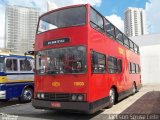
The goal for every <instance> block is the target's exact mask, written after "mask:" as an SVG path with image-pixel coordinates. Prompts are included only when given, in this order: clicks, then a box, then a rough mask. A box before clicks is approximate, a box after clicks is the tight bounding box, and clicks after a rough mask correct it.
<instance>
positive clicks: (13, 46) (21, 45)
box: [4, 6, 39, 53]
mask: <svg viewBox="0 0 160 120" xmlns="http://www.w3.org/2000/svg"><path fill="white" fill-rule="evenodd" d="M38 17H39V11H38V10H36V9H33V8H28V7H21V6H7V7H6V19H5V45H4V46H5V48H6V49H8V50H10V51H11V52H16V53H24V52H26V51H28V50H33V43H34V40H35V34H36V27H37V21H38Z"/></svg>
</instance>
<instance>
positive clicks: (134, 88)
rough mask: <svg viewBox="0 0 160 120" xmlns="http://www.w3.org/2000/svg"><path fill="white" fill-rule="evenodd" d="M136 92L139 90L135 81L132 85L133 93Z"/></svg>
mask: <svg viewBox="0 0 160 120" xmlns="http://www.w3.org/2000/svg"><path fill="white" fill-rule="evenodd" d="M136 92H137V87H136V83H135V82H134V83H133V86H132V95H134V94H135V93H136Z"/></svg>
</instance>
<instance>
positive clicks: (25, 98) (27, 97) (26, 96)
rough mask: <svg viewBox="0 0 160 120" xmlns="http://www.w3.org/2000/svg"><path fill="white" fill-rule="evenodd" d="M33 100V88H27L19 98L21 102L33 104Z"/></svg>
mask: <svg viewBox="0 0 160 120" xmlns="http://www.w3.org/2000/svg"><path fill="white" fill-rule="evenodd" d="M32 98H33V90H32V89H31V88H25V89H24V90H23V92H22V95H21V97H20V98H19V100H20V102H31V100H32Z"/></svg>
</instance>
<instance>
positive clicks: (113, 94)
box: [109, 89, 115, 103]
mask: <svg viewBox="0 0 160 120" xmlns="http://www.w3.org/2000/svg"><path fill="white" fill-rule="evenodd" d="M109 94H110V102H111V103H114V98H115V93H114V91H113V90H112V89H111V90H110V92H109Z"/></svg>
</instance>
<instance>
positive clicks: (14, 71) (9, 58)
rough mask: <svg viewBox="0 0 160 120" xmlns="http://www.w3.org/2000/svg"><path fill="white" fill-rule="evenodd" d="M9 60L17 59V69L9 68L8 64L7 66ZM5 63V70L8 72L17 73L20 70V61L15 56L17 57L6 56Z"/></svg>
mask: <svg viewBox="0 0 160 120" xmlns="http://www.w3.org/2000/svg"><path fill="white" fill-rule="evenodd" d="M7 60H16V61H17V65H16V66H17V70H7V66H6V63H7ZM4 64H5V72H6V73H16V72H19V65H18V64H19V63H18V59H17V58H15V57H5V62H4Z"/></svg>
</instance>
